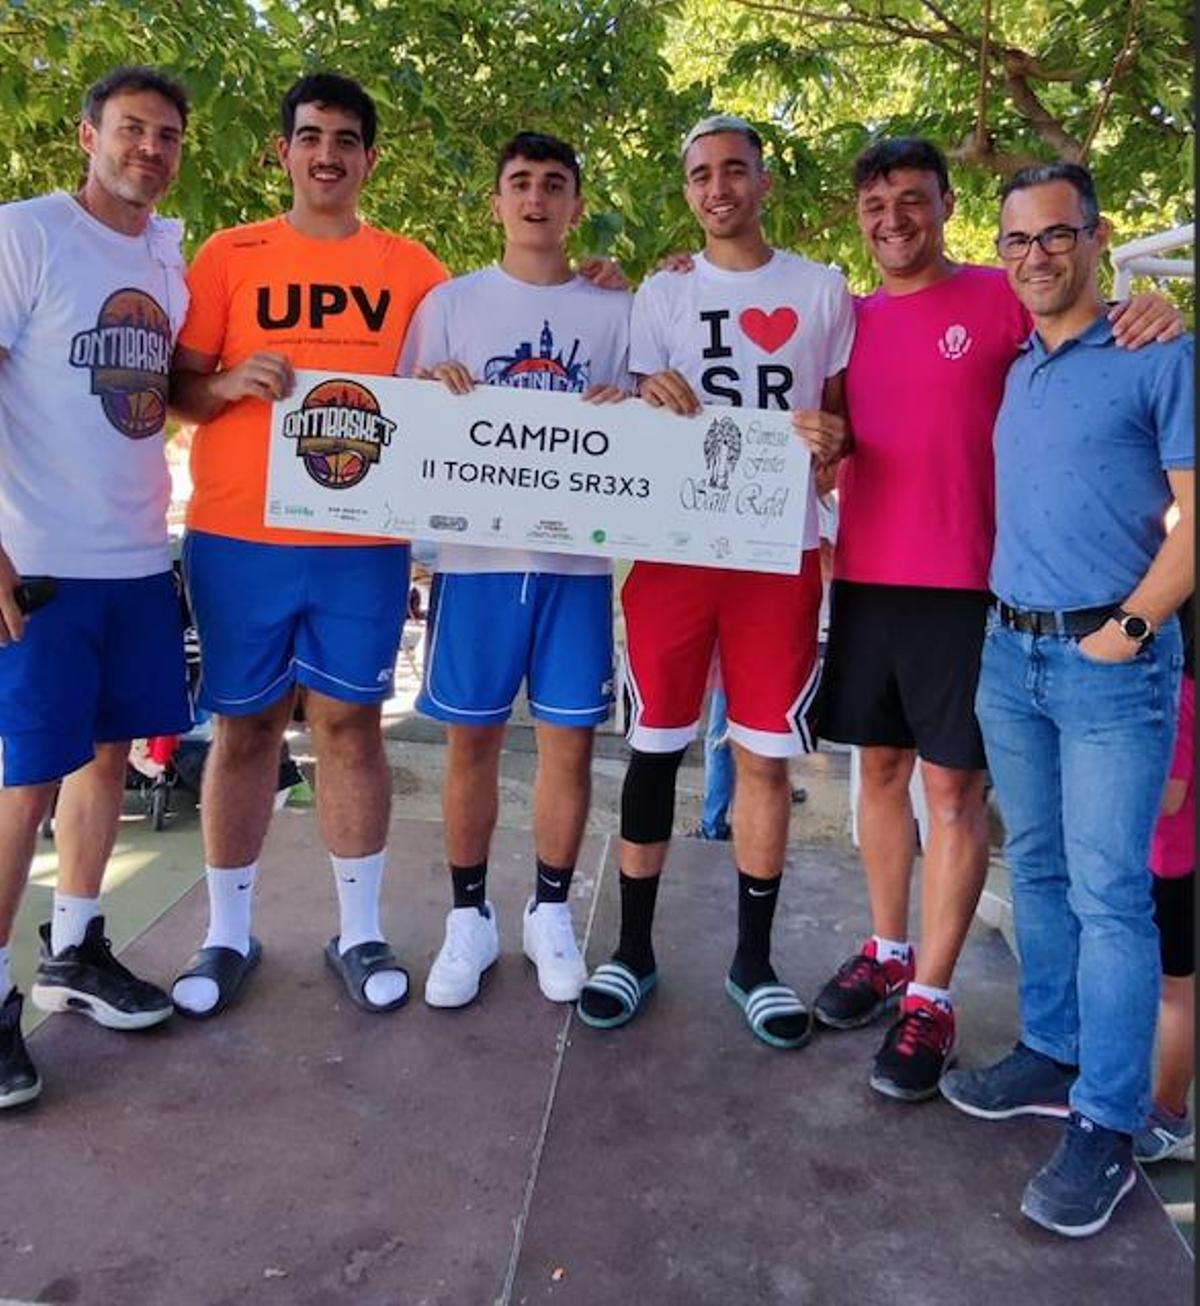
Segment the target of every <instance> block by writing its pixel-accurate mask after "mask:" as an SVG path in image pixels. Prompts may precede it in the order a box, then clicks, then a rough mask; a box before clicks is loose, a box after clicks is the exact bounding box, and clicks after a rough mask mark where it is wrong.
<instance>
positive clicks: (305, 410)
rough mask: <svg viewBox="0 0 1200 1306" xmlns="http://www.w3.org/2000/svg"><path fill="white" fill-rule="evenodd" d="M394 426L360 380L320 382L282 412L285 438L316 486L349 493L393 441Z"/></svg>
mask: <svg viewBox="0 0 1200 1306" xmlns="http://www.w3.org/2000/svg"><path fill="white" fill-rule="evenodd" d="M395 432H396V423H395V422H393V421H391V420H390V419H389V418H387V417H384V415H383V413H382V412H381V411H380V407H379V401H378V400H377V399H376V398H375V396H374V395H373V394H372V393H371V391H370V390H368V389H367V387H366V386H365V385H362V384H361V383H360V382H358V381H348V380H344V379H337V380H331V381H322V382H321V383H320V384H319V385H315V386H313V388H312V389H311V390H310V391H309V392H308V394H306V395H305V396H304V398H303V399H302V400H301V402H300V407H299V408H298V409H295V410H294V411H292V412H290V413H286V414H285V415H284V419H283V434H284V437H285V438H286V439H289V440H295V441H296V456H297V457H298V458H300V459H302V460H303V462H304V470H305V471H306V472H307V473H308V474H309V476H310V477H311V478H312V479H313V480H314V481H316V483H317V484H318V485H321V486H324V487H325V488H326V489H329V490H348V489H350V487H351V486H354V485H357V484H358V483H359V482H360V481H361V480H362V479H363V478H364V477H365V476H366V474H367V473H368V472H369V471H370V470H371V468H372V467H374V466H375V464H376V463H378V462H379V459H380V457H381V456H382V453H383V450H384V449H386V448H387V447H388V445H389V444H391V442H392V436H393V435H394V434H395Z"/></svg>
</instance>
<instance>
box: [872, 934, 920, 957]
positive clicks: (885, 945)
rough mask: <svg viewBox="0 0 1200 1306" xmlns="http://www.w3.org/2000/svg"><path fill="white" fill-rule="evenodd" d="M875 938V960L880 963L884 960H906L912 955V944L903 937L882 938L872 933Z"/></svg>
mask: <svg viewBox="0 0 1200 1306" xmlns="http://www.w3.org/2000/svg"><path fill="white" fill-rule="evenodd" d="M871 937H872V938H873V939H874V940H875V960H876V961H878V962H880V963H881V964H882V963H883V962H885V961H907V960H908V959H909V958H910V957H911V956H912V944H911V943H906V942H905V941H904V940H903V939H882V938H880V937H879V935H878V934H872V935H871Z"/></svg>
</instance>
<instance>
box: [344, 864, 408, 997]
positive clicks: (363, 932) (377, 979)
mask: <svg viewBox="0 0 1200 1306" xmlns="http://www.w3.org/2000/svg"><path fill="white" fill-rule="evenodd" d="M329 860H330V862H331V863H332V865H333V878H334V882H335V883H336V884H337V895H338V908H339V911H340V915H341V922H340V928H339V930H338V951H339V952H341V953H345V952H347V951H348V950H349V949H350V948H354V947H357V946H358V945H359V944H360V943H381V942H383V929H382V927H381V926H380V923H379V893H380V889H381V887H382V885H383V871H384V866H385V864H386V861H387V850H386V849H384V848H381V849H380V850H379V851H378V852H377V853H368V855H367V856H366V857H335V856H334V855H333V853H330V854H329ZM407 990H408V981H407V980H406V979H405V977H404V973H403V971H398V970H381V971H377V972H376V973H375V974H374V975H372V976H371V978H370V979H369V980H367V982H366V985H365V986H364V996H365V997H366V999H367V1001H368V1002H370V1003H372V1004H374V1005H375V1006H379V1007H382V1006H386V1005H387V1004H388V1003H389V1002H395V1001H397V1000H398V999H400V998H402V997H403V996H404V994H405V993H406V992H407Z"/></svg>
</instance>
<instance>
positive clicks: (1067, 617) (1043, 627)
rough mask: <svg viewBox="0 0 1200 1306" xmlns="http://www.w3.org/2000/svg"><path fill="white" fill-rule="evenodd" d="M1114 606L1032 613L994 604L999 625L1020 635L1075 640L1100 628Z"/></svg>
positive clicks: (1030, 610)
mask: <svg viewBox="0 0 1200 1306" xmlns="http://www.w3.org/2000/svg"><path fill="white" fill-rule="evenodd" d="M1113 607H1114V605H1113V604H1111V603H1110V604H1107V605H1106V606H1105V607H1103V608H1075V609H1074V611H1071V612H1035V611H1033V610H1032V609H1027V608H1010V607H1009V606H1008V604H1007V603H997V604H996V611H997V612H998V613H999V616H1000V624H1001V625H1002V626H1007V627H1008V628H1009V629H1010V630H1019V631H1020V632H1021V633H1022V634H1023V635H1072V636H1074V637H1075V638H1077V639H1078V638H1082V636H1084V635H1090V634H1091V633H1092V631H1093V630H1099V629H1100V627H1101V626H1103V625H1104V623H1105V622H1106V621H1107V620H1108V619H1109V617H1111V616H1112V614H1113Z"/></svg>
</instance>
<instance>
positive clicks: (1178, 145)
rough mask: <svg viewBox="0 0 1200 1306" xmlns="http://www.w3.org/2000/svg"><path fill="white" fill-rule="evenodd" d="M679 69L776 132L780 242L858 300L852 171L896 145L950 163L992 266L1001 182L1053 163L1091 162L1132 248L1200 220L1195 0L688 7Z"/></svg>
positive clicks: (840, 1)
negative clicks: (801, 251)
mask: <svg viewBox="0 0 1200 1306" xmlns="http://www.w3.org/2000/svg"><path fill="white" fill-rule="evenodd" d="M667 57H668V59H669V60H670V62H671V64H672V67H673V68H674V70H675V85H676V86H677V87H678V88H679V89H688V88H691V87H693V86H695V85H696V84H700V85H703V86H704V87H705V88H706V89H707V90H708V91H709V93H711V94H712V95H713V96H714V97H715V98H716V99H718V100H720V101H721V102H722V103H724V104H728V105H730V106H731V107H735V108H736V109H738V110H739V111H741V112H745V113H747V114H749V115H751V116H754V117H756V118H763V119H765V120H766V121H768V122H769V123H770V124H771V125H772V127H773V129H774V131H773V135H774V136H775V139H776V140H777V141H778V142H779V145H780V148H779V149H778V150H777V153H776V172H777V175H778V177H779V182H780V184H779V188H778V189H779V192H780V202H779V203H778V204H777V208H778V209H779V212H778V213H777V215H776V225H777V228H778V229H779V232H778V234H779V235H780V238H783V236H782V233H783V232H785V231H786V230H787V229H788V228H789V225H790V227H791V230H792V233H793V239H796V240H798V241H799V242H800V243H802V244H803V245H804V246H805V247H806V248H807V249H809V250H810V251H813V252H816V253H818V254H820V255H822V256H824V257H827V258H829V259H832V260H835V261H837V262H839V263H840V264H842V265H843V266H846V267H847V268H848V269H849V270H850V271H851V272H852V274H853V278H854V280H855V281H856V282H857V283H858V284H860V285H862V284H864V283H865V284H869V283H870V281H871V272H870V268H869V264H868V262H867V260H866V256H865V255H864V253H863V252H862V249H861V247H860V245H859V243H858V240H857V237H856V233H855V231H854V224H853V221H852V217H851V204H850V201H851V197H850V187H849V174H850V165H851V163H852V161H853V159H854V156H855V155H856V154H857V153H858V152H859V150H860V149H861V148H862V147H863V146H864V145H866V144H867V143H868V142H869V141H870V140H873V139H877V138H879V137H882V136H888V135H901V134H914V135H923V136H928V137H930V138H931V139H932V140H935V141H936V142H937V143H938V144H939V145H941V146H942V147H943V149H945V150H946V151H947V153H948V155H949V156H950V159H951V163H952V170H953V181H954V185H955V189H956V191H957V194H958V199H959V207H958V215H957V217H956V219H955V220H954V223H953V226H952V228H951V232H952V236H953V242H954V247H955V252H957V253H958V254H960V255H961V256H963V257H968V258H974V259H981V260H988V259H990V258H991V257H992V245H991V242H992V238H993V235H994V231H995V217H996V195H997V193H998V190H999V186H1000V183H1001V181H1002V180H1003V178H1004V177H1005V176H1006V175H1009V174H1011V173H1012V172H1013V171H1015V170H1016V169H1017V168H1019V167H1022V166H1025V165H1026V164H1029V163H1034V162H1039V161H1047V160H1051V159H1070V160H1075V161H1083V162H1086V163H1087V164H1088V166H1089V167H1091V168H1092V170H1093V171H1094V173H1095V175H1096V180H1097V186H1098V188H1099V191H1100V194H1101V198H1102V201H1103V203H1104V206H1105V208H1106V211H1107V212H1108V213H1109V214H1110V215H1111V216H1112V217H1113V218H1114V220H1115V225H1116V229H1117V231H1116V238H1117V239H1118V240H1128V239H1132V238H1134V237H1136V236H1138V235H1143V234H1146V233H1147V232H1149V231H1155V230H1161V229H1162V228H1164V227H1170V226H1174V225H1176V224H1179V223H1183V222H1188V221H1191V220H1192V218H1193V216H1194V193H1193V185H1194V174H1193V149H1194V120H1193V117H1192V111H1191V100H1190V93H1191V76H1192V29H1191V7H1190V6H1189V5H1188V4H1186V3H1185V2H1184V0H942V2H941V3H937V2H935V0H687V3H686V4H685V5H684V7H683V9H682V11H681V12H680V14H679V16H678V18H677V19H676V21H675V22H674V23H673V25H672V28H671V31H670V35H669V38H668V46H667Z"/></svg>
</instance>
